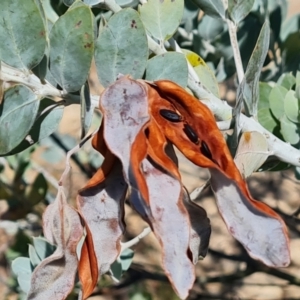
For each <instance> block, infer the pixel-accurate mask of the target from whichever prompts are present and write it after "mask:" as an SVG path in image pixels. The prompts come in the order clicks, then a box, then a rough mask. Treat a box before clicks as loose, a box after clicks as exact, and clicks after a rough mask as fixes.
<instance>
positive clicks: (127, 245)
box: [120, 227, 151, 253]
mask: <svg viewBox="0 0 300 300" xmlns="http://www.w3.org/2000/svg"><path fill="white" fill-rule="evenodd" d="M150 232H151V228H150V227H146V228H145V229H144V230H143V231H142V232H141V233H140V234H139V235H138V236H136V237H135V238H133V239H132V240H130V241H128V242H126V243H121V251H120V253H122V251H124V250H125V249H128V248H131V247H132V246H134V245H136V244H137V243H138V242H139V241H140V240H141V239H142V238H144V237H145V236H146V235H148V234H149V233H150Z"/></svg>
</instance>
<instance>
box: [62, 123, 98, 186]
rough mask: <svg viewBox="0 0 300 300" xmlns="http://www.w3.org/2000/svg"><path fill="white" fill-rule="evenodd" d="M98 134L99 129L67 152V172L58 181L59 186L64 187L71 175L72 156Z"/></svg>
mask: <svg viewBox="0 0 300 300" xmlns="http://www.w3.org/2000/svg"><path fill="white" fill-rule="evenodd" d="M97 132H98V128H97V129H96V130H95V131H94V132H92V133H91V134H89V135H88V136H86V137H85V138H84V139H83V140H82V141H81V142H80V143H79V144H77V145H76V146H75V147H74V148H73V149H71V150H70V151H68V152H67V157H66V167H65V170H64V171H63V173H62V175H61V177H60V179H59V181H58V185H59V186H62V185H63V181H64V180H65V178H66V176H67V175H68V174H69V172H70V170H71V164H70V159H71V156H72V155H73V154H74V153H76V152H77V151H79V149H80V148H81V147H82V146H83V145H84V144H85V143H86V142H87V141H88V140H89V139H91V138H92V137H93V136H94V135H95V134H96V133H97Z"/></svg>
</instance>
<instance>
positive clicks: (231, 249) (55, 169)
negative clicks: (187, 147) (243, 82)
mask: <svg viewBox="0 0 300 300" xmlns="http://www.w3.org/2000/svg"><path fill="white" fill-rule="evenodd" d="M289 3H290V6H289V16H291V15H293V14H295V13H297V12H300V1H299V0H290V1H289ZM221 93H222V94H223V95H224V97H223V98H227V99H229V100H230V99H231V100H232V99H234V95H235V92H234V90H232V89H230V88H229V87H226V86H221ZM79 115H80V114H79V110H78V107H76V106H70V107H67V108H66V111H65V113H64V117H63V121H62V123H61V125H60V131H61V132H62V133H67V134H70V135H72V136H76V137H78V136H79V132H80V123H79ZM179 156H180V168H181V174H182V176H183V182H184V185H185V186H186V187H187V189H188V190H189V191H192V190H193V189H194V188H196V187H198V186H201V185H202V184H203V183H204V182H205V179H206V178H207V173H206V171H205V170H201V169H200V168H197V167H195V166H194V165H192V164H191V163H190V162H189V161H187V160H186V159H185V158H183V157H182V156H181V155H179ZM34 159H35V160H36V161H37V162H39V163H40V164H43V165H44V167H45V168H46V169H47V171H48V172H49V173H50V174H53V176H54V177H56V178H57V179H58V178H59V177H60V175H61V173H62V171H63V168H64V162H63V161H62V162H60V163H58V164H55V165H53V164H48V165H47V164H46V162H45V161H42V160H41V158H40V156H39V154H38V153H37V154H35V156H34ZM86 181H87V178H86V177H85V176H84V175H83V174H82V173H81V172H80V170H79V169H78V167H77V166H76V165H74V166H73V169H72V174H71V177H70V180H69V182H68V183H67V192H68V193H69V196H70V198H71V199H73V200H74V198H75V195H76V192H77V190H78V189H79V188H80V187H82V186H83V185H84V184H85V182H86ZM249 186H250V190H251V193H252V195H253V196H254V197H255V198H256V199H259V200H263V201H265V202H266V203H267V204H269V205H270V206H271V207H273V208H275V209H277V210H279V211H281V212H282V213H283V214H284V218H285V221H286V222H287V223H288V224H290V226H291V227H292V228H293V230H291V231H290V237H291V254H292V263H291V265H290V266H289V267H288V268H286V269H282V270H280V271H282V272H285V273H286V274H288V275H289V276H290V277H286V279H288V280H286V279H282V278H279V277H278V275H282V274H281V273H280V274H276V271H275V270H270V269H261V268H263V267H262V266H261V265H260V264H255V263H249V265H250V267H251V268H253V269H255V270H258V271H255V272H254V273H252V274H250V275H248V276H245V273H246V272H247V270H246V263H245V262H239V261H235V260H234V258H236V256H240V255H242V256H243V255H244V251H243V249H242V248H241V247H240V246H239V245H238V243H237V242H236V241H235V240H234V239H233V238H232V237H231V235H230V234H229V233H228V231H227V229H226V227H225V224H224V222H223V221H222V219H221V217H220V215H219V213H218V211H217V207H216V204H215V201H214V198H213V197H212V193H211V192H210V190H209V189H208V190H205V191H204V193H203V196H202V197H201V199H200V200H199V201H198V203H199V204H200V205H201V206H203V207H204V208H205V209H206V211H207V213H208V216H209V218H210V220H211V224H212V235H211V241H210V248H211V249H212V251H211V252H209V253H208V255H207V257H206V258H205V259H204V260H203V261H200V262H199V263H198V265H197V268H196V272H197V275H198V278H199V281H198V282H197V283H196V284H195V287H194V288H193V290H192V291H191V296H190V298H189V299H242V300H246V299H253V300H254V299H257V300H258V299H259V300H279V299H300V255H299V253H300V217H299V216H296V217H299V219H297V218H296V217H292V215H293V213H294V212H295V211H296V210H297V209H298V208H299V206H300V201H299V200H300V199H299V198H300V197H299V192H300V185H299V182H298V181H296V180H295V178H294V175H293V173H292V172H290V171H283V172H281V173H268V172H265V173H263V174H256V175H254V176H252V177H251V179H250V180H249ZM125 221H126V224H127V229H126V234H125V237H124V240H126V239H130V238H132V237H134V236H136V235H137V234H139V233H140V232H141V231H142V229H143V228H144V227H146V224H145V223H144V222H143V221H141V219H140V218H139V217H138V216H137V215H136V214H135V213H134V212H133V211H132V210H131V209H130V208H129V207H127V208H126V219H125ZM174 222H176V220H174ZM11 239H12V237H10V236H8V235H7V234H4V232H2V234H1V230H0V300H4V299H10V300H13V299H17V295H16V294H10V295H7V296H5V294H6V292H7V287H6V284H5V281H6V279H7V277H8V275H9V268H8V266H5V265H3V264H1V261H2V260H3V253H4V250H5V249H6V247H7V245H8V244H9V241H10V240H11ZM134 250H135V256H134V265H133V269H134V270H135V271H133V272H131V273H130V275H131V281H132V282H131V285H129V286H127V287H126V286H125V287H124V288H121V289H109V288H103V289H102V290H101V291H98V295H94V296H92V297H90V298H89V299H91V300H92V299H93V300H104V299H106V300H113V299H120V300H121V299H124V300H125V299H133V298H132V297H130V292H131V291H132V287H134V289H135V290H140V291H145V290H146V291H147V292H148V293H150V294H151V295H152V299H157V300H164V299H167V300H168V299H178V298H177V297H176V296H175V294H174V293H173V291H172V289H171V288H170V286H169V284H168V283H162V282H161V281H160V280H141V281H139V279H141V278H142V277H147V276H149V274H148V273H147V272H144V271H141V269H142V270H146V271H149V272H152V273H156V274H159V275H157V276H156V277H155V278H154V279H162V281H164V278H161V277H160V274H162V270H161V267H160V261H161V252H160V247H159V245H158V242H157V241H156V239H155V238H154V236H153V234H150V235H148V236H147V237H146V238H144V239H143V240H142V241H141V242H140V243H139V244H138V245H136V246H135V247H134ZM224 256H225V257H224ZM226 256H227V257H226ZM275 275H276V276H275ZM298 278H299V279H298ZM290 280H294V281H295V282H294V283H295V284H291V283H290V282H289V281H290ZM108 283H109V282H108ZM106 284H107V280H106ZM139 299H142V298H135V300H139ZM146 299H147V298H146ZM45 300H46V299H45Z"/></svg>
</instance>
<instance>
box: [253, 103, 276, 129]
mask: <svg viewBox="0 0 300 300" xmlns="http://www.w3.org/2000/svg"><path fill="white" fill-rule="evenodd" d="M257 117H258V122H259V123H260V124H261V125H262V126H263V127H264V128H266V129H267V130H269V131H270V132H273V131H274V129H275V127H276V126H277V123H276V120H275V119H274V117H273V116H272V113H271V110H270V109H269V108H268V107H264V108H262V109H260V110H259V111H258V114H257Z"/></svg>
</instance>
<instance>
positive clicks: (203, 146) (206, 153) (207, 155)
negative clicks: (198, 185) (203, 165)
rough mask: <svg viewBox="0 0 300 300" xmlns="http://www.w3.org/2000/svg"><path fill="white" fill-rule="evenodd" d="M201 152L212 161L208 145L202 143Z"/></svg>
mask: <svg viewBox="0 0 300 300" xmlns="http://www.w3.org/2000/svg"><path fill="white" fill-rule="evenodd" d="M200 150H201V152H202V154H203V155H204V156H206V157H207V158H208V159H210V160H212V154H211V152H210V150H209V148H208V146H207V144H206V143H205V142H204V141H202V142H201V148H200Z"/></svg>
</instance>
